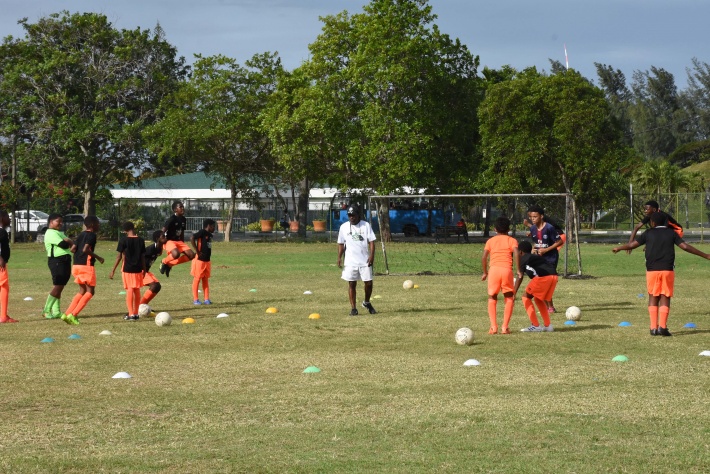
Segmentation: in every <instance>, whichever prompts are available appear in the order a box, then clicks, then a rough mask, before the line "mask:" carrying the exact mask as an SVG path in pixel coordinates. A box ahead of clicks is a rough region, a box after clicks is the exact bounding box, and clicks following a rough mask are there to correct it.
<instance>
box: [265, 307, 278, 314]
mask: <svg viewBox="0 0 710 474" xmlns="http://www.w3.org/2000/svg"><path fill="white" fill-rule="evenodd" d="M266 312H267V313H271V314H274V313H278V312H279V310H278V309H276V308H274V307H273V306H271V307H269V308H266Z"/></svg>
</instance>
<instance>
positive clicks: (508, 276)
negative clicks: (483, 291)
mask: <svg viewBox="0 0 710 474" xmlns="http://www.w3.org/2000/svg"><path fill="white" fill-rule="evenodd" d="M487 280H488V296H493V295H497V294H498V293H500V292H501V291H502V292H503V293H512V292H513V291H515V285H514V284H513V269H512V268H509V267H491V268H490V269H489V270H488V278H487Z"/></svg>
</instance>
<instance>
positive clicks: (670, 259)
mask: <svg viewBox="0 0 710 474" xmlns="http://www.w3.org/2000/svg"><path fill="white" fill-rule="evenodd" d="M635 240H636V242H638V243H639V244H640V245H646V250H645V253H646V270H647V271H649V272H653V271H668V270H671V271H672V270H673V269H674V268H675V246H676V245H680V244H682V243H683V242H684V240H683V239H682V238H681V237H680V236H679V235H678V234H677V233H676V232H675V231H674V230H672V229H670V228H669V227H665V226H656V227H651V228H650V229H648V230H647V231H646V232H644V233H643V234H641V235H639V236H638V237H636V239H635Z"/></svg>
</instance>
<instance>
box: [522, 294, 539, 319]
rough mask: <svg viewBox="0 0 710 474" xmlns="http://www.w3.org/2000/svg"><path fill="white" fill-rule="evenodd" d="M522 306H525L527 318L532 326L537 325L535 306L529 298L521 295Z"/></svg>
mask: <svg viewBox="0 0 710 474" xmlns="http://www.w3.org/2000/svg"><path fill="white" fill-rule="evenodd" d="M523 306H525V312H526V313H528V318H530V322H531V323H532V325H533V326H539V325H540V321H539V320H538V319H537V314H535V306H533V302H532V300H531V299H530V298H526V297H524V296H523Z"/></svg>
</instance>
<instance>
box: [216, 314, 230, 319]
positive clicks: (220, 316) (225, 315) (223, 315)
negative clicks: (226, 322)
mask: <svg viewBox="0 0 710 474" xmlns="http://www.w3.org/2000/svg"><path fill="white" fill-rule="evenodd" d="M217 317H218V318H227V317H229V315H228V314H227V313H219V314H218V315H217Z"/></svg>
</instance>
